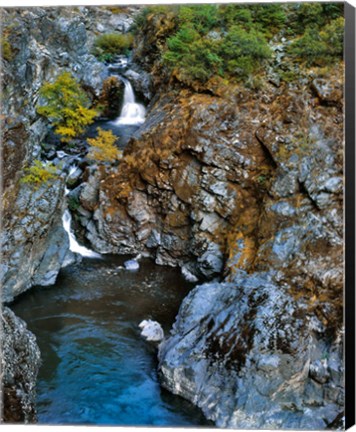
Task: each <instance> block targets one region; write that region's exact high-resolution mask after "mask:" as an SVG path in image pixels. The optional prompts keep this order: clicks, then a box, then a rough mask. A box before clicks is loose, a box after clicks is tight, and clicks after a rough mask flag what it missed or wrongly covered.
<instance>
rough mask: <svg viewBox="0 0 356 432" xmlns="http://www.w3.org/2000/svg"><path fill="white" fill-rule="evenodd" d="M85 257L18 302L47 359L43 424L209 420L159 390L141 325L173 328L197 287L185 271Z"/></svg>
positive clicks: (42, 377) (42, 378)
mask: <svg viewBox="0 0 356 432" xmlns="http://www.w3.org/2000/svg"><path fill="white" fill-rule="evenodd" d="M125 259H127V257H126V258H123V257H111V258H110V257H107V258H105V260H89V259H84V260H83V261H82V263H81V264H77V265H74V266H70V267H68V268H66V269H63V270H62V271H61V273H60V275H59V277H58V281H57V283H56V285H55V286H52V287H45V288H44V287H37V288H34V289H32V290H30V291H29V292H27V293H25V294H23V295H22V296H20V297H19V298H18V300H17V301H16V302H15V303H14V304H13V305H12V308H13V309H14V311H15V313H16V314H18V315H19V316H20V317H21V318H23V319H24V320H25V321H26V322H27V323H28V327H29V329H30V330H31V331H33V333H34V334H35V335H36V337H37V340H38V344H39V346H40V349H41V353H42V360H43V365H42V367H41V370H40V373H39V381H38V387H37V397H38V417H39V423H47V424H96V425H124V426H130V425H155V426H159V425H162V426H163V425H165V426H191V427H196V426H199V425H209V426H210V424H209V423H208V422H207V421H206V420H204V418H203V416H202V414H201V412H200V410H198V409H197V408H196V407H194V406H193V405H192V404H190V403H189V402H187V401H185V400H184V399H182V398H180V397H178V396H174V395H172V394H170V393H169V392H166V391H165V390H164V389H161V388H160V386H159V383H158V380H157V373H156V366H157V363H156V352H155V348H154V347H152V346H151V345H149V344H148V343H147V342H145V341H144V340H143V339H142V338H141V336H140V329H139V328H138V324H139V323H140V322H141V321H142V320H143V319H147V318H151V319H154V320H157V321H159V322H160V323H161V324H162V326H163V327H164V330H165V331H166V332H167V331H168V330H169V328H170V326H171V325H172V323H173V321H174V318H175V315H176V313H177V311H178V308H179V305H180V303H181V301H182V299H183V297H184V296H185V295H186V294H187V292H188V291H189V289H191V287H192V285H191V284H189V283H187V282H186V281H185V280H184V279H183V278H182V276H181V275H180V272H179V270H177V269H172V268H167V267H161V266H156V265H155V264H153V263H152V262H151V261H149V260H142V261H141V267H140V269H139V270H138V271H135V272H130V271H127V270H118V266H119V265H122V263H123V261H124V260H125Z"/></svg>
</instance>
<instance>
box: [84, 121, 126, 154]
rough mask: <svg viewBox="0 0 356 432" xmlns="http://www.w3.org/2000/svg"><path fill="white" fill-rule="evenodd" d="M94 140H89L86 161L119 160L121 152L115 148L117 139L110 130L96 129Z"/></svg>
mask: <svg viewBox="0 0 356 432" xmlns="http://www.w3.org/2000/svg"><path fill="white" fill-rule="evenodd" d="M97 132H98V135H97V137H96V138H89V139H88V144H89V145H90V150H89V153H88V159H91V160H94V161H100V162H114V161H115V160H118V159H120V157H121V151H120V150H119V149H118V148H117V147H116V146H115V142H116V140H117V137H116V136H115V135H114V134H113V133H112V132H111V130H103V129H101V128H98V129H97Z"/></svg>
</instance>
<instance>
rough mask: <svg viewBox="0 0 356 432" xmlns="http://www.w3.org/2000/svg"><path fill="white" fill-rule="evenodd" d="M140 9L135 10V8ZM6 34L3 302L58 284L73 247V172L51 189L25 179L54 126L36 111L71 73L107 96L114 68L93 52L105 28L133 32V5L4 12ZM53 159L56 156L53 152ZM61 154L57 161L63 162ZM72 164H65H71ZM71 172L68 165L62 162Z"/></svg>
mask: <svg viewBox="0 0 356 432" xmlns="http://www.w3.org/2000/svg"><path fill="white" fill-rule="evenodd" d="M131 12H132V11H131ZM1 13H2V18H1V19H2V22H3V33H4V35H5V36H6V38H7V41H8V43H9V47H10V50H11V51H10V53H9V54H8V56H7V58H5V56H4V58H3V59H2V86H3V104H2V110H3V115H4V117H3V119H2V121H3V143H4V144H3V157H4V163H3V188H4V194H3V216H4V217H3V220H4V227H3V228H4V230H3V236H2V244H3V254H4V256H3V261H2V266H3V267H2V272H1V274H2V276H3V277H4V279H3V287H4V288H3V300H5V301H9V300H11V299H12V298H13V297H14V296H15V295H17V294H19V293H21V292H23V291H24V290H26V289H28V288H29V287H30V286H32V285H34V284H38V285H49V284H51V283H53V282H54V280H55V278H56V275H57V273H58V271H59V269H60V267H61V265H62V263H63V260H64V258H65V256H66V251H67V250H68V240H67V235H66V234H65V232H64V230H63V228H62V226H61V214H62V207H63V195H64V180H65V173H63V175H61V177H60V179H59V180H58V181H56V182H54V183H53V184H52V185H51V187H50V189H49V188H48V185H47V184H45V185H43V186H42V185H41V186H40V187H39V188H37V189H36V190H33V189H34V188H33V187H31V186H28V185H25V184H22V183H21V178H22V177H23V176H24V170H25V168H26V167H29V166H31V164H32V163H33V161H34V160H36V159H42V160H44V161H45V160H46V158H45V157H43V153H44V150H45V149H46V135H47V134H48V123H47V122H46V120H45V119H44V118H43V117H40V116H39V115H38V114H37V112H36V105H37V102H38V98H39V89H40V88H41V87H42V85H43V84H44V83H45V82H47V81H52V80H53V79H54V78H55V77H56V76H58V75H59V74H60V73H61V72H63V71H64V70H69V71H70V72H71V73H72V74H73V76H74V77H75V78H76V79H77V80H79V82H80V83H81V85H82V86H83V87H84V88H86V89H87V91H88V92H89V94H92V95H93V97H94V96H95V95H99V93H100V89H101V87H102V82H103V79H104V78H105V77H106V76H107V70H106V67H105V66H104V64H103V63H100V62H99V61H98V60H97V59H96V58H95V57H94V56H93V55H92V54H91V50H92V44H93V40H94V38H95V37H96V36H97V35H99V34H100V33H101V32H110V31H114V30H117V31H127V29H128V27H129V26H130V24H131V23H132V17H131V16H130V13H128V11H127V10H126V9H123V11H122V13H120V14H117V13H115V14H114V13H112V12H111V11H110V10H109V9H104V8H103V9H100V8H85V7H83V8H28V9H16V10H14V9H2V10H1ZM52 159H53V157H52ZM60 162H61V161H60V160H59V158H57V159H54V163H55V164H57V165H58V164H60ZM64 168H65V167H64ZM62 170H63V167H62Z"/></svg>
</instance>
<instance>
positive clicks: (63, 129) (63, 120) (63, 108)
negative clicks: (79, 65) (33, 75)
mask: <svg viewBox="0 0 356 432" xmlns="http://www.w3.org/2000/svg"><path fill="white" fill-rule="evenodd" d="M40 96H41V97H42V98H43V100H44V101H45V103H46V104H45V105H42V106H39V107H37V112H38V113H39V114H41V115H43V116H45V117H47V118H48V119H49V120H50V121H51V122H52V124H53V125H54V127H55V132H56V133H58V134H59V135H61V136H62V138H61V140H62V141H63V142H69V141H70V140H71V139H72V138H75V137H76V136H78V135H80V134H81V133H83V132H84V130H85V127H86V126H88V125H89V124H91V123H92V122H93V121H94V117H95V116H96V115H97V112H96V111H95V110H93V109H89V105H90V100H89V98H88V96H87V95H86V93H85V92H84V90H83V89H82V88H81V87H80V85H79V84H78V83H77V81H76V80H75V79H74V77H73V76H72V75H71V74H70V73H69V72H63V73H62V74H61V75H59V76H58V78H57V79H56V81H54V82H53V83H46V84H44V85H43V86H42V88H41V89H40Z"/></svg>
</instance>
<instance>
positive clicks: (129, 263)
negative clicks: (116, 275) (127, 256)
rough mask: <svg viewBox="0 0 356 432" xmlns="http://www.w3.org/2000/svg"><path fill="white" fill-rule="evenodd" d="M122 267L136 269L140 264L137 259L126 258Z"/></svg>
mask: <svg viewBox="0 0 356 432" xmlns="http://www.w3.org/2000/svg"><path fill="white" fill-rule="evenodd" d="M124 267H125V269H126V270H138V269H139V268H140V264H139V263H138V261H137V260H128V261H125V262H124Z"/></svg>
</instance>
